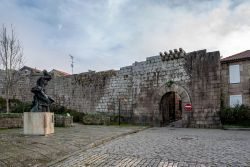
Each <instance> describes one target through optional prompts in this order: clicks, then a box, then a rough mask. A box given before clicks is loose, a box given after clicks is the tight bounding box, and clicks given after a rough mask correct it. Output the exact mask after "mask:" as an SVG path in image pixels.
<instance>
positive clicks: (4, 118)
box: [0, 113, 73, 128]
mask: <svg viewBox="0 0 250 167" xmlns="http://www.w3.org/2000/svg"><path fill="white" fill-rule="evenodd" d="M55 126H56V127H71V126H73V116H66V115H55ZM22 127H23V114H21V113H20V114H19V113H10V114H0V128H22Z"/></svg>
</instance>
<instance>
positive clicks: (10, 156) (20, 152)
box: [0, 124, 145, 167]
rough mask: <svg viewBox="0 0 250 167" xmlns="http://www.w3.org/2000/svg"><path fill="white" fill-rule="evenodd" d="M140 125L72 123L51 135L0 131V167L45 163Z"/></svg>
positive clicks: (140, 128)
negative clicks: (72, 124)
mask: <svg viewBox="0 0 250 167" xmlns="http://www.w3.org/2000/svg"><path fill="white" fill-rule="evenodd" d="M143 128H145V127H138V126H128V127H119V126H94V125H92V126H90V125H81V124H75V126H74V127H72V128H56V129H55V134H53V135H49V136H46V137H45V136H25V135H23V133H22V130H23V129H5V130H0V154H1V156H0V167H2V166H3V167H4V166H20V167H27V166H45V164H48V163H51V162H57V161H58V160H61V159H63V158H66V157H67V156H69V155H70V154H73V153H75V152H77V151H80V150H84V149H88V148H92V147H95V146H98V145H100V144H102V143H105V142H107V141H110V140H112V139H114V138H117V137H120V136H122V135H126V134H131V133H136V132H137V131H139V130H142V129H143Z"/></svg>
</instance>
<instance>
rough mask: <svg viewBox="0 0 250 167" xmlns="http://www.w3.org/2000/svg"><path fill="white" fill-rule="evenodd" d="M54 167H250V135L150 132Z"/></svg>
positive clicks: (147, 131) (247, 132) (246, 133)
mask: <svg viewBox="0 0 250 167" xmlns="http://www.w3.org/2000/svg"><path fill="white" fill-rule="evenodd" d="M53 166H54V167H59V166H65V167H66V166H90V167H92V166H101V167H102V166H103V167H104V166H105V167H109V166H117V167H123V166H124V167H125V166H126V167H127V166H133V167H137V166H149V167H151V166H159V167H160V166H161V167H163V166H167V167H177V166H178V167H180V166H183V167H184V166H185V167H186V166H190V167H199V166H200V167H202V166H203V167H206V166H219V167H224V166H232V167H237V166H240V167H250V131H229V130H227V131H226V130H214V129H213V130H211V129H173V128H172V129H171V128H151V129H148V130H145V131H142V132H139V133H137V134H133V135H128V136H126V137H123V138H118V139H116V140H113V141H112V142H109V143H107V144H105V145H102V146H99V147H97V148H95V149H91V150H88V151H85V152H79V153H77V154H75V155H72V156H70V157H68V158H67V159H65V160H64V161H61V162H59V163H57V164H54V165H53Z"/></svg>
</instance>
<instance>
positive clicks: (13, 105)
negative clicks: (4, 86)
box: [0, 98, 31, 113]
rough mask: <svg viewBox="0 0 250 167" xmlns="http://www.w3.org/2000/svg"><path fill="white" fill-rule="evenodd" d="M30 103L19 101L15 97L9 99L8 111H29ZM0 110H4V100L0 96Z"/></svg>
mask: <svg viewBox="0 0 250 167" xmlns="http://www.w3.org/2000/svg"><path fill="white" fill-rule="evenodd" d="M30 109H31V104H30V103H27V102H21V101H20V100H17V99H10V112H11V113H23V112H29V111H30ZM0 112H6V101H5V99H3V98H0Z"/></svg>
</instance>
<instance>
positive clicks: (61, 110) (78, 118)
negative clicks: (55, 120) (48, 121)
mask: <svg viewBox="0 0 250 167" xmlns="http://www.w3.org/2000/svg"><path fill="white" fill-rule="evenodd" d="M50 111H51V112H54V113H55V114H61V115H66V114H67V113H69V114H70V115H71V116H73V121H74V122H82V118H83V116H84V113H81V112H78V111H76V110H73V109H68V108H66V107H64V106H59V105H52V106H51V107H50Z"/></svg>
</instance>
